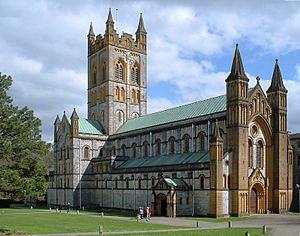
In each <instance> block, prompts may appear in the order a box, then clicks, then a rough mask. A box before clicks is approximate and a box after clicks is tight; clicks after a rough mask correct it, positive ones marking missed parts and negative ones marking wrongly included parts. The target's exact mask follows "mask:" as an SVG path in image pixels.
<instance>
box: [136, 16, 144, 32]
mask: <svg viewBox="0 0 300 236" xmlns="http://www.w3.org/2000/svg"><path fill="white" fill-rule="evenodd" d="M141 31H142V32H146V30H145V26H144V20H143V14H142V13H140V20H139V25H138V28H137V31H136V32H141Z"/></svg>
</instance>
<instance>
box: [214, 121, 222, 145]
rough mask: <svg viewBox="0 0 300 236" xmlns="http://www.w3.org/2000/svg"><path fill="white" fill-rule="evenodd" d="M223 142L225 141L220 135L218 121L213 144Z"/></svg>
mask: <svg viewBox="0 0 300 236" xmlns="http://www.w3.org/2000/svg"><path fill="white" fill-rule="evenodd" d="M222 140H223V139H222V137H221V134H220V128H219V122H218V119H216V122H215V128H214V133H213V137H212V142H217V141H219V142H220V141H222Z"/></svg>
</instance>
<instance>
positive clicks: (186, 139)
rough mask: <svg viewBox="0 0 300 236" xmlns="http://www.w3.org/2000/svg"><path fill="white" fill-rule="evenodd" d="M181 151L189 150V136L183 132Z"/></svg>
mask: <svg viewBox="0 0 300 236" xmlns="http://www.w3.org/2000/svg"><path fill="white" fill-rule="evenodd" d="M182 141H183V152H189V151H190V136H189V135H188V134H185V135H184V136H183V139H182Z"/></svg>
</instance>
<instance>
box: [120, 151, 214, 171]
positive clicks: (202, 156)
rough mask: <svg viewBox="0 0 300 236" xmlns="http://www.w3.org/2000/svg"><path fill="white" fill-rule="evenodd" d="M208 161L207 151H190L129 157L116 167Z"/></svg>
mask: <svg viewBox="0 0 300 236" xmlns="http://www.w3.org/2000/svg"><path fill="white" fill-rule="evenodd" d="M209 161H210V156H209V151H208V152H190V153H183V154H172V155H163V156H158V157H147V158H137V159H129V160H127V161H125V162H124V163H123V164H121V165H120V166H119V167H118V168H119V169H123V168H125V169H126V168H141V167H152V166H168V165H183V164H192V163H205V162H209Z"/></svg>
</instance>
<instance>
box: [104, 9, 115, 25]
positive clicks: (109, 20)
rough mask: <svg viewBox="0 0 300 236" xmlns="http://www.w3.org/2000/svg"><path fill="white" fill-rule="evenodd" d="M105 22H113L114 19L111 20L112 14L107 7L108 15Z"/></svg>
mask: <svg viewBox="0 0 300 236" xmlns="http://www.w3.org/2000/svg"><path fill="white" fill-rule="evenodd" d="M107 23H114V20H113V17H112V14H111V8H109V11H108V17H107V21H106V24H107Z"/></svg>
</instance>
